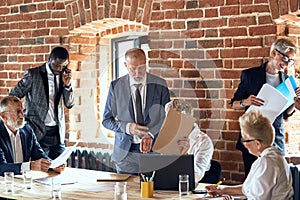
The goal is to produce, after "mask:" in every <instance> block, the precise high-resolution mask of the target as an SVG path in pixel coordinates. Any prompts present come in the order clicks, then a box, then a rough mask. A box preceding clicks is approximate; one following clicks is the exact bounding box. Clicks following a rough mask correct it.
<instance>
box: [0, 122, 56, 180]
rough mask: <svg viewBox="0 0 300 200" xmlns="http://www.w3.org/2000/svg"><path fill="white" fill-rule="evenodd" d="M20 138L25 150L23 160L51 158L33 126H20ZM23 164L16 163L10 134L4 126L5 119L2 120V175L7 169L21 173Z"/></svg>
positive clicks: (0, 161)
mask: <svg viewBox="0 0 300 200" xmlns="http://www.w3.org/2000/svg"><path fill="white" fill-rule="evenodd" d="M19 130H20V138H21V143H22V150H23V162H29V161H30V160H31V161H35V160H38V159H40V158H45V159H47V160H51V159H50V158H49V157H48V156H47V155H46V154H45V153H44V151H43V149H42V148H41V146H40V144H39V143H38V141H37V139H36V136H35V134H34V132H33V130H32V128H31V127H30V126H29V125H28V124H25V126H24V127H23V128H20V129H19ZM21 164H22V163H14V156H13V150H12V145H11V142H10V138H9V134H8V132H7V130H6V127H5V126H4V123H3V121H2V120H1V121H0V175H1V176H3V174H4V172H6V171H13V172H14V173H15V174H20V173H21Z"/></svg>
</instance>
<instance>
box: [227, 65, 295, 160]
mask: <svg viewBox="0 0 300 200" xmlns="http://www.w3.org/2000/svg"><path fill="white" fill-rule="evenodd" d="M266 64H267V63H263V64H262V65H261V66H259V67H253V68H249V69H245V70H243V71H242V74H241V82H240V84H239V86H238V89H237V90H236V92H235V93H234V97H233V98H232V99H231V102H230V104H232V103H233V102H234V101H239V100H242V99H246V98H248V97H249V96H250V95H257V94H258V92H259V91H260V89H261V88H262V86H263V85H264V84H265V83H266V82H267V80H266ZM287 78H288V75H287V74H285V73H284V72H281V71H280V72H279V79H280V83H281V82H283V81H285V79H287ZM248 108H249V106H247V107H246V108H245V110H247V109H248ZM288 117H289V115H288V114H287V112H286V111H284V112H283V113H281V114H280V115H279V116H277V118H276V119H275V120H274V122H273V124H272V125H273V127H274V129H275V141H274V145H275V146H277V147H278V149H279V150H280V151H281V152H282V153H283V152H284V129H283V128H284V127H283V118H288ZM237 149H239V150H242V151H244V150H245V151H246V149H245V147H244V145H243V144H242V143H241V142H240V141H238V143H237ZM283 155H284V153H283Z"/></svg>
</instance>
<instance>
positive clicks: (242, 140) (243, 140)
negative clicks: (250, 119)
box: [241, 138, 257, 143]
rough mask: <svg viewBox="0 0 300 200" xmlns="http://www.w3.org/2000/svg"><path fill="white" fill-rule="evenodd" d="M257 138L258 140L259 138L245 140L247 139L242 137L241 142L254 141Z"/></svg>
mask: <svg viewBox="0 0 300 200" xmlns="http://www.w3.org/2000/svg"><path fill="white" fill-rule="evenodd" d="M255 140H257V139H249V140H245V139H243V138H241V142H242V143H248V142H253V141H255Z"/></svg>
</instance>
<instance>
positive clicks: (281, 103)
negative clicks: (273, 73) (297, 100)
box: [246, 83, 288, 123]
mask: <svg viewBox="0 0 300 200" xmlns="http://www.w3.org/2000/svg"><path fill="white" fill-rule="evenodd" d="M256 97H257V98H260V99H262V100H264V104H263V105H262V106H253V105H252V106H250V107H249V108H248V110H247V111H246V112H249V111H250V110H253V109H258V110H260V111H261V113H262V114H263V115H264V116H266V117H267V118H268V119H269V120H270V122H271V123H273V122H274V120H275V119H276V117H277V116H278V115H279V114H280V113H281V112H282V110H283V109H284V107H285V106H286V104H287V103H288V99H287V98H286V97H285V96H283V94H281V93H280V92H279V90H277V89H275V88H274V87H272V86H271V85H269V84H267V83H265V84H264V85H263V86H262V88H261V89H260V91H259V93H258V94H257V96H256Z"/></svg>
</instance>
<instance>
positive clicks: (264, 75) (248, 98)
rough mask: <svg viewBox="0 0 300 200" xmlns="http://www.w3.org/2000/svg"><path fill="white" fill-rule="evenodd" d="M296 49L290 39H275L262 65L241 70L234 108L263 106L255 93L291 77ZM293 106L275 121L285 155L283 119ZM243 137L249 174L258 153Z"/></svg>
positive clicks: (278, 142) (277, 138)
mask: <svg viewBox="0 0 300 200" xmlns="http://www.w3.org/2000/svg"><path fill="white" fill-rule="evenodd" d="M296 53H297V47H296V46H295V45H294V44H293V43H292V42H291V41H290V40H287V39H284V38H282V39H278V40H276V41H275V42H273V44H272V46H271V48H270V57H269V59H268V61H267V62H265V63H263V64H262V65H261V66H259V67H253V68H250V69H246V70H243V71H242V74H241V81H240V84H239V86H238V89H237V91H236V92H235V94H234V97H233V98H232V99H231V102H230V104H231V105H232V108H233V109H236V110H240V109H245V110H247V109H248V108H249V106H251V105H255V106H262V105H263V104H264V101H263V100H262V99H259V98H257V97H256V95H257V94H258V92H259V91H260V89H261V88H262V86H263V85H264V84H265V83H268V84H269V85H271V86H273V87H277V86H278V85H279V84H280V83H282V82H283V81H285V79H287V78H288V75H287V74H285V73H284V71H285V70H286V69H287V68H288V67H292V66H293V65H294V64H295V60H294V58H295V56H296ZM296 94H300V90H299V89H297V90H296ZM294 108H295V106H294V104H293V105H291V106H290V107H289V108H287V109H286V110H285V111H284V112H283V113H281V114H280V115H279V116H277V118H276V119H275V121H274V122H273V124H272V125H273V127H274V129H275V141H274V146H276V147H277V148H278V149H279V151H280V152H281V153H282V155H285V145H284V130H283V128H284V127H283V119H287V118H288V117H290V116H291V115H292V114H293V113H294ZM240 139H241V136H240V137H239V140H238V142H237V145H236V147H237V149H239V150H241V151H242V155H243V160H244V168H245V174H246V176H247V175H248V173H249V171H250V168H251V165H252V163H253V162H254V161H255V160H256V158H257V157H256V156H254V155H252V154H250V153H249V152H248V150H247V149H246V148H245V147H244V145H243V144H242V142H241V141H240Z"/></svg>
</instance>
